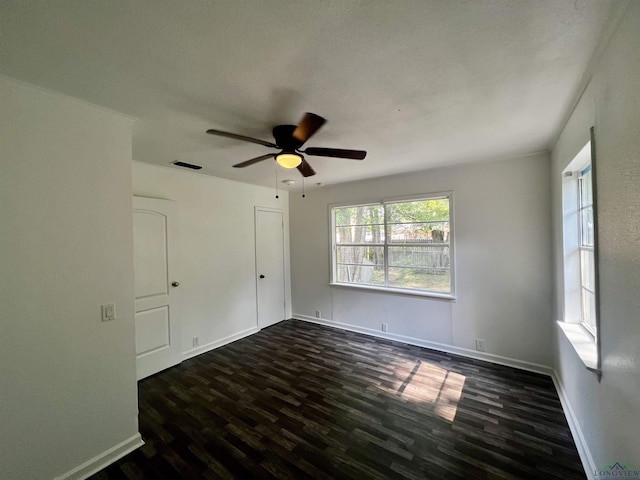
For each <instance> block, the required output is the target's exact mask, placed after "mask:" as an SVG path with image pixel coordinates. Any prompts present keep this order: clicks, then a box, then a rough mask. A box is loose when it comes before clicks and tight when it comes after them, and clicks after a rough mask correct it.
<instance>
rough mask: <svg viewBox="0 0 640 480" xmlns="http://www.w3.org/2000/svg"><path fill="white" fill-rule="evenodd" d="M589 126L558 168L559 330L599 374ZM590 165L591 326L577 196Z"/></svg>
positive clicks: (592, 150) (592, 151) (594, 196)
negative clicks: (564, 164)
mask: <svg viewBox="0 0 640 480" xmlns="http://www.w3.org/2000/svg"><path fill="white" fill-rule="evenodd" d="M594 130H595V129H594V128H593V127H592V128H591V138H590V141H589V142H588V143H587V144H586V145H585V146H584V147H583V148H582V149H581V150H580V151H579V152H578V154H577V155H576V156H575V157H574V158H573V160H571V162H569V164H568V165H567V167H566V168H565V169H564V170H563V171H562V268H563V270H562V274H563V299H562V300H563V311H562V316H563V318H562V320H560V321H558V325H559V327H560V329H561V330H562V331H563V332H564V334H565V336H566V337H567V339H568V340H569V342H570V343H571V345H573V348H574V350H575V351H576V353H577V354H578V356H579V357H580V359H581V360H582V362H583V363H584V364H585V366H586V367H587V369H588V370H590V371H592V372H594V373H596V374H597V375H598V379H599V380H600V379H601V377H602V356H601V342H600V338H601V315H600V302H599V293H598V292H599V272H598V209H597V205H598V204H597V188H596V187H597V177H596V158H595V133H594ZM589 166H590V167H591V191H592V210H593V247H588V248H589V249H591V248H592V249H593V257H594V271H593V272H592V273H593V286H594V289H593V293H594V301H595V313H594V315H595V319H594V323H595V329H594V328H592V327H591V326H590V325H588V324H587V323H586V322H584V316H583V315H584V313H583V296H582V289H583V272H582V256H581V251H582V250H581V249H582V248H583V246H581V243H582V238H581V236H582V218H581V210H582V209H581V208H580V207H581V197H580V180H579V179H580V173H581V172H583V171H584V170H585V169H586V168H588V167H589Z"/></svg>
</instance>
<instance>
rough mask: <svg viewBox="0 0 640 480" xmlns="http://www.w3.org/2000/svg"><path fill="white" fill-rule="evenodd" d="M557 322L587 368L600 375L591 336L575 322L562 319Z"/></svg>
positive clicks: (596, 349) (596, 347) (595, 348)
mask: <svg viewBox="0 0 640 480" xmlns="http://www.w3.org/2000/svg"><path fill="white" fill-rule="evenodd" d="M557 323H558V326H559V327H560V329H561V330H562V331H563V332H564V335H565V336H566V337H567V340H569V342H570V343H571V345H573V349H574V350H575V351H576V353H577V354H578V357H580V360H582V363H584V365H585V366H586V367H587V370H590V371H592V372H594V373H597V374H598V375H602V371H601V370H600V369H599V368H598V346H597V345H596V342H595V339H594V338H593V336H592V335H591V334H590V333H588V332H587V331H586V330H585V329H584V327H582V326H581V325H579V324H577V323H567V322H562V321H558V322H557Z"/></svg>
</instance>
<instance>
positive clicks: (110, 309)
mask: <svg viewBox="0 0 640 480" xmlns="http://www.w3.org/2000/svg"><path fill="white" fill-rule="evenodd" d="M101 309H102V321H103V322H110V321H111V320H115V319H116V305H115V303H106V304H104V305H102V307H101Z"/></svg>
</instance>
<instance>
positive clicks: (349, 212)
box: [333, 205, 384, 226]
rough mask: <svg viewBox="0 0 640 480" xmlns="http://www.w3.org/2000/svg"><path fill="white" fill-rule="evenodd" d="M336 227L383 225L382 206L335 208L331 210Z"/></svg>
mask: <svg viewBox="0 0 640 480" xmlns="http://www.w3.org/2000/svg"><path fill="white" fill-rule="evenodd" d="M333 212H334V215H335V219H336V226H343V225H365V224H372V223H379V224H381V223H384V208H383V206H382V205H361V206H358V207H337V208H334V209H333Z"/></svg>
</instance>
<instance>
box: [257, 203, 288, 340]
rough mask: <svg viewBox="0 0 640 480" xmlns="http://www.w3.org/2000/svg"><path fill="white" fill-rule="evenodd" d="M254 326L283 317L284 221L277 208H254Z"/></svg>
mask: <svg viewBox="0 0 640 480" xmlns="http://www.w3.org/2000/svg"><path fill="white" fill-rule="evenodd" d="M256 277H257V279H256V281H257V292H258V327H259V328H265V327H268V326H269V325H273V324H274V323H277V322H279V321H281V320H284V315H285V306H284V302H285V300H284V290H285V283H284V220H283V213H282V211H281V210H273V209H267V208H262V207H256Z"/></svg>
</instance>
